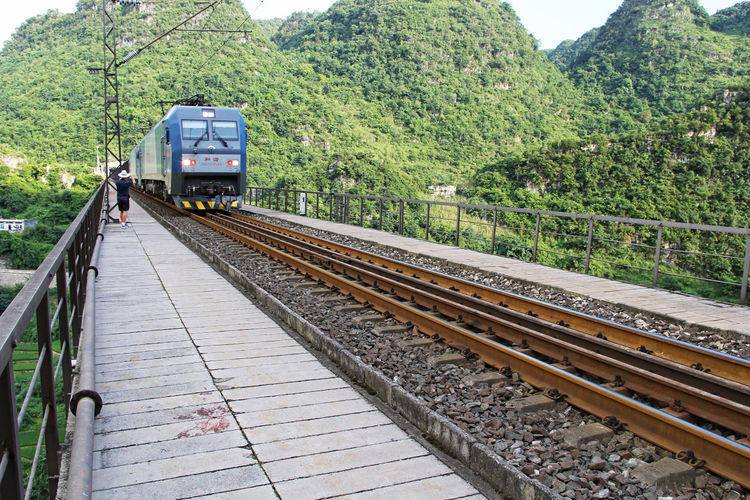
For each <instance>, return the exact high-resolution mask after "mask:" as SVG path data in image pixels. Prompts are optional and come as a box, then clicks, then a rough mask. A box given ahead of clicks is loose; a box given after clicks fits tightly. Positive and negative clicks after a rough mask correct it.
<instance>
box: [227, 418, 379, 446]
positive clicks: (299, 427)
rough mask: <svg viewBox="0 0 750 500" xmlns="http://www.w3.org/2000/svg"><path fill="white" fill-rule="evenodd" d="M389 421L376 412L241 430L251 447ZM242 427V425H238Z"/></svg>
mask: <svg viewBox="0 0 750 500" xmlns="http://www.w3.org/2000/svg"><path fill="white" fill-rule="evenodd" d="M390 423H391V421H390V420H389V419H388V418H386V417H385V416H384V415H383V414H382V413H380V412H378V411H368V412H365V413H355V414H351V415H343V416H336V417H328V418H319V419H315V420H304V421H301V422H292V423H287V424H279V425H273V426H263V427H244V426H243V430H244V432H245V434H246V435H247V437H248V439H250V442H251V443H252V444H253V446H256V445H258V444H262V443H270V442H273V441H283V440H288V439H295V438H303V437H309V436H319V435H321V434H333V433H336V432H340V431H346V430H352V429H364V428H366V427H373V426H381V425H387V424H390ZM250 424H252V422H250ZM240 425H242V424H240Z"/></svg>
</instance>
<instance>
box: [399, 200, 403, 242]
mask: <svg viewBox="0 0 750 500" xmlns="http://www.w3.org/2000/svg"><path fill="white" fill-rule="evenodd" d="M398 234H400V235H401V236H403V235H404V200H398Z"/></svg>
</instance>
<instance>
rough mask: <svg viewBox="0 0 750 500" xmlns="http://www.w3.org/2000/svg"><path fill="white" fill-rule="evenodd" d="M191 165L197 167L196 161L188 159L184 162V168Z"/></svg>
mask: <svg viewBox="0 0 750 500" xmlns="http://www.w3.org/2000/svg"><path fill="white" fill-rule="evenodd" d="M190 165H195V160H188V159H187V158H185V159H184V160H182V166H183V167H189V166H190Z"/></svg>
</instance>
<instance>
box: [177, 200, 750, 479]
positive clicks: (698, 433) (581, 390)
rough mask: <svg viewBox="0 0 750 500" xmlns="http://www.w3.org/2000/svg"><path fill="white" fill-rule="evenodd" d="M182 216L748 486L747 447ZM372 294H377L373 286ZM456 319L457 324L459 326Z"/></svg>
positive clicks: (324, 257)
mask: <svg viewBox="0 0 750 500" xmlns="http://www.w3.org/2000/svg"><path fill="white" fill-rule="evenodd" d="M190 216H191V217H193V218H195V219H196V220H198V221H200V222H201V223H203V224H206V225H207V226H209V227H212V228H214V229H216V230H217V231H219V232H221V233H223V234H225V235H227V236H229V237H230V238H232V239H234V240H236V241H239V242H241V243H242V244H244V245H246V246H248V247H251V248H253V249H254V250H256V251H259V252H261V253H263V254H265V255H267V256H269V257H270V258H271V259H274V260H277V261H279V262H283V263H285V264H286V265H288V266H290V267H291V268H293V269H296V270H297V271H299V272H301V273H303V274H305V275H306V276H308V277H309V278H310V279H312V280H317V281H319V282H320V283H324V284H325V285H327V286H329V287H332V288H334V289H335V290H337V291H339V292H340V293H343V294H346V295H349V296H350V297H352V298H354V299H355V300H357V301H358V302H361V303H364V304H367V305H369V306H371V307H373V308H374V309H375V310H378V311H380V312H382V313H385V314H387V315H390V316H393V317H394V318H396V319H397V320H399V321H401V322H404V323H407V324H411V325H413V326H416V327H417V328H418V329H419V330H420V331H421V332H423V333H425V334H428V335H438V336H439V337H441V338H443V339H445V340H446V341H448V342H449V343H451V344H453V345H455V346H457V347H460V348H464V349H468V350H469V351H471V352H474V353H476V354H478V355H480V356H481V357H482V359H483V361H484V362H486V363H487V364H489V365H491V366H494V367H497V368H505V367H510V368H511V369H512V370H515V371H518V372H519V373H520V374H521V376H522V377H523V379H524V380H525V381H526V382H528V383H530V384H532V385H534V386H536V387H538V388H541V389H557V390H558V391H559V392H560V393H562V394H564V395H565V396H566V397H567V400H568V402H569V403H571V404H573V405H575V406H577V407H579V408H581V409H583V410H585V411H587V412H590V413H592V414H594V415H597V416H599V417H602V418H606V417H611V416H615V417H616V418H617V419H618V420H620V421H621V422H622V423H623V424H625V425H626V426H627V428H628V429H629V430H630V431H632V432H634V433H636V434H638V435H640V436H642V437H643V438H645V439H647V440H649V441H651V442H653V443H655V444H658V445H660V446H662V447H664V448H666V449H669V450H672V451H674V452H675V453H680V452H686V451H691V452H693V454H694V456H697V457H698V458H699V459H702V460H705V463H706V467H707V468H709V469H711V470H713V471H715V472H717V473H718V474H720V475H722V476H724V477H726V478H729V479H732V480H734V481H737V482H739V483H740V484H743V485H744V486H746V487H747V486H750V480H749V479H748V477H747V474H746V470H748V467H750V448H748V447H746V446H743V445H742V444H740V443H737V442H734V441H731V440H729V439H725V438H723V437H721V436H719V435H717V434H714V433H712V432H709V431H706V430H705V429H702V428H700V427H698V426H696V425H693V424H691V423H689V422H686V421H684V420H682V419H680V418H676V417H675V416H673V415H670V414H668V413H667V412H664V411H661V410H659V409H656V408H652V407H650V406H647V405H644V404H642V403H640V402H637V401H635V400H633V399H630V398H627V397H625V396H623V395H621V394H619V393H618V392H617V391H615V390H611V389H608V388H606V387H603V386H600V385H597V384H594V383H591V382H589V381H587V380H585V379H583V378H581V377H579V376H577V375H574V374H572V373H569V372H568V371H566V370H563V369H560V368H558V367H556V366H552V365H549V364H547V363H543V362H541V361H539V360H537V359H535V358H533V357H531V356H529V355H527V354H524V353H523V352H519V351H517V350H515V349H512V348H510V347H508V346H506V345H503V343H501V342H500V341H499V340H498V339H497V338H495V337H494V333H495V332H489V331H486V330H485V331H483V332H480V333H478V332H475V331H472V330H471V329H469V328H468V326H469V325H467V324H465V323H463V322H462V323H456V322H454V321H446V320H443V319H440V318H438V317H436V316H433V315H431V314H429V313H427V312H425V311H424V310H423V307H424V304H422V305H420V304H419V301H420V300H421V299H417V298H416V294H415V296H414V298H413V299H412V298H411V297H409V298H410V300H406V301H405V300H404V299H403V298H402V297H398V295H399V294H398V293H393V292H395V288H396V285H397V286H399V287H404V285H402V284H399V283H397V282H395V281H394V282H393V286H392V288H393V289H394V290H391V289H390V288H388V289H387V290H385V293H381V292H379V291H376V290H373V289H372V288H370V287H368V286H365V285H364V283H366V282H367V280H366V279H363V270H362V269H361V268H354V267H352V268H350V270H347V271H345V270H344V269H343V267H342V266H343V264H341V263H339V262H336V260H337V259H334V258H333V257H332V256H331V255H330V254H324V253H322V252H315V250H316V249H311V248H310V247H306V248H303V249H298V250H296V252H298V253H301V254H306V258H311V260H312V261H314V262H316V263H318V264H320V263H322V264H323V266H325V267H327V268H328V269H324V268H323V267H321V265H316V264H315V263H313V262H310V261H306V260H304V259H303V258H300V257H297V256H295V255H290V254H289V253H288V252H286V251H283V250H280V249H278V248H275V247H274V246H272V245H270V244H267V243H264V242H262V241H259V240H258V239H254V238H250V237H248V236H246V235H243V234H241V232H240V230H239V229H240V228H238V227H237V226H235V229H237V230H235V229H231V228H228V227H225V225H224V224H223V221H216V220H208V219H215V218H214V217H208V218H204V217H199V216H197V215H195V214H190ZM242 231H246V230H242ZM297 236H298V238H302V239H306V238H307V237H303V236H302V235H297ZM288 244H291V243H289V242H288V241H287V242H283V243H281V246H286V245H288ZM342 250H343V251H342ZM352 251H353V249H346V248H345V247H339V252H338V253H343V254H345V255H346V257H345V258H344V260H351V259H355V260H357V257H359V260H362V257H361V256H359V255H358V256H354V255H353V254H352ZM334 270H335V271H338V272H334ZM402 273H403V272H402ZM403 274H405V273H403ZM347 276H349V277H347ZM377 279H378V280H380V281H382V280H384V279H387V278H384V277H382V276H381V277H379V278H377ZM389 285H391V283H389V284H388V286H389ZM441 286H442V285H441ZM378 288H380V285H379V284H378ZM404 288H405V287H404ZM412 291H415V292H416V291H417V290H409V292H410V293H411V292H412ZM463 319H464V318H459V320H463ZM488 333H489V334H488Z"/></svg>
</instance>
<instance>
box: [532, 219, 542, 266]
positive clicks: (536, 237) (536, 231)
mask: <svg viewBox="0 0 750 500" xmlns="http://www.w3.org/2000/svg"><path fill="white" fill-rule="evenodd" d="M540 219H541V215H540V214H539V213H537V214H536V226H535V227H534V253H533V255H532V256H531V261H532V262H536V252H537V250H538V249H539V222H540Z"/></svg>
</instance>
